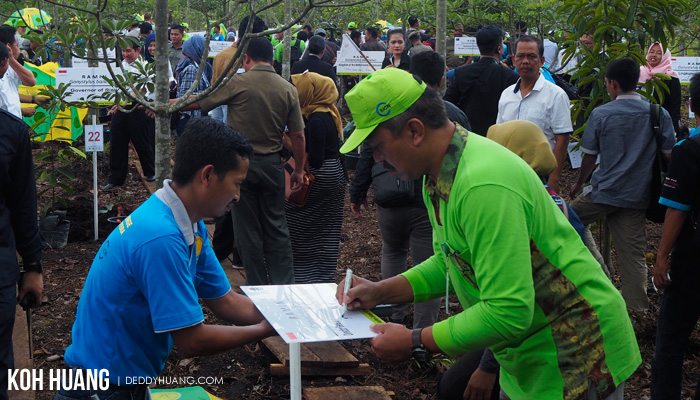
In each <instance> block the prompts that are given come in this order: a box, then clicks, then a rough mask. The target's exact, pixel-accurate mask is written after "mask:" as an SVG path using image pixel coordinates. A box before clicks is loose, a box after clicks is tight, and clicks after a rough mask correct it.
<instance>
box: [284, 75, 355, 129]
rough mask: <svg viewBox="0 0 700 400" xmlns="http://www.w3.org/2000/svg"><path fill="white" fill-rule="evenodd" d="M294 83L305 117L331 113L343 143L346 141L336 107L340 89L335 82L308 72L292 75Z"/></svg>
mask: <svg viewBox="0 0 700 400" xmlns="http://www.w3.org/2000/svg"><path fill="white" fill-rule="evenodd" d="M292 83H293V84H294V86H296V87H297V92H298V93H299V105H300V107H301V113H302V114H303V115H304V117H306V118H309V116H310V115H311V114H313V113H315V112H329V113H330V114H331V116H332V117H333V121H334V122H335V126H336V129H338V135H340V139H341V141H342V140H344V138H343V125H342V122H341V119H340V111H338V108H337V107H336V106H335V102H336V101H337V100H338V89H337V88H336V87H335V83H334V82H333V80H332V79H331V78H329V77H327V76H323V75H320V74H317V73H315V72H309V71H306V72H304V73H303V74H294V75H292Z"/></svg>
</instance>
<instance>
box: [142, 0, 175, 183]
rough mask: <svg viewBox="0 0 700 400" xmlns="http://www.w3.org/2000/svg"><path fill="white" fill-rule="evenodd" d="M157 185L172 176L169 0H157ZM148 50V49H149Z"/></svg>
mask: <svg viewBox="0 0 700 400" xmlns="http://www.w3.org/2000/svg"><path fill="white" fill-rule="evenodd" d="M155 23H156V54H155V58H156V62H155V63H156V66H155V68H156V82H155V98H156V99H155V100H156V102H155V105H156V187H157V188H161V187H163V180H164V179H167V178H170V115H171V114H172V113H171V112H170V111H169V110H168V108H169V107H167V106H168V105H169V104H170V99H169V96H168V75H169V74H168V68H170V67H169V65H168V0H156V4H155ZM147 51H148V50H147Z"/></svg>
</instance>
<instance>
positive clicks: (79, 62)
mask: <svg viewBox="0 0 700 400" xmlns="http://www.w3.org/2000/svg"><path fill="white" fill-rule="evenodd" d="M102 54H104V52H103V51H102V49H97V57H98V58H99V59H100V60H101V59H102V58H103V57H102ZM107 58H108V59H110V60H114V59H116V58H117V52H116V51H115V50H114V49H107ZM71 63H72V65H73V68H88V60H85V59H82V58H78V57H73V58H72V59H71ZM112 65H116V61H115V62H114V63H113V64H112ZM99 66H100V67H104V66H105V63H104V62H103V61H100V62H99ZM105 68H106V67H105Z"/></svg>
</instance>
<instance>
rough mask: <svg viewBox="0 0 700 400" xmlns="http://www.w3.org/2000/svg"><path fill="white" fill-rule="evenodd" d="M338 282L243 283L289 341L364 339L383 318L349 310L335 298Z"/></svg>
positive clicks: (270, 320)
mask: <svg viewBox="0 0 700 400" xmlns="http://www.w3.org/2000/svg"><path fill="white" fill-rule="evenodd" d="M336 287H337V285H336V284H335V283H317V284H308V285H265V286H241V289H242V290H243V291H244V292H245V294H246V295H247V296H248V297H249V298H250V299H251V300H252V301H253V303H255V306H256V307H257V308H258V310H260V312H261V313H262V314H263V315H264V316H265V318H266V319H267V321H268V322H269V323H270V324H271V325H272V326H273V327H274V328H275V330H276V331H277V333H279V335H280V336H281V337H282V339H283V340H284V341H285V342H287V343H309V342H324V341H331V340H349V339H365V338H373V337H375V336H377V334H376V333H374V332H372V331H370V330H369V327H370V325H372V324H380V323H383V321H382V320H381V319H380V318H379V317H377V316H376V315H374V314H373V313H372V312H370V311H366V310H362V311H347V312H346V313H345V316H341V312H342V307H341V306H340V305H339V304H338V301H337V300H336V299H335V291H336Z"/></svg>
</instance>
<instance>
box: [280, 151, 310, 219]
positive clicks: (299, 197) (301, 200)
mask: <svg viewBox="0 0 700 400" xmlns="http://www.w3.org/2000/svg"><path fill="white" fill-rule="evenodd" d="M295 169H296V163H295V161H294V157H290V158H289V160H287V162H286V163H285V164H284V198H285V199H287V201H288V202H290V203H291V204H293V205H295V206H297V207H304V205H305V204H306V200H308V198H309V191H310V190H311V184H312V183H313V182H314V176H313V174H312V173H311V172H310V171H309V161H308V160H305V162H304V172H305V174H304V179H303V181H302V183H301V187H300V188H299V189H298V190H295V191H292V186H291V177H292V174H293V173H294V171H295Z"/></svg>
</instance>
